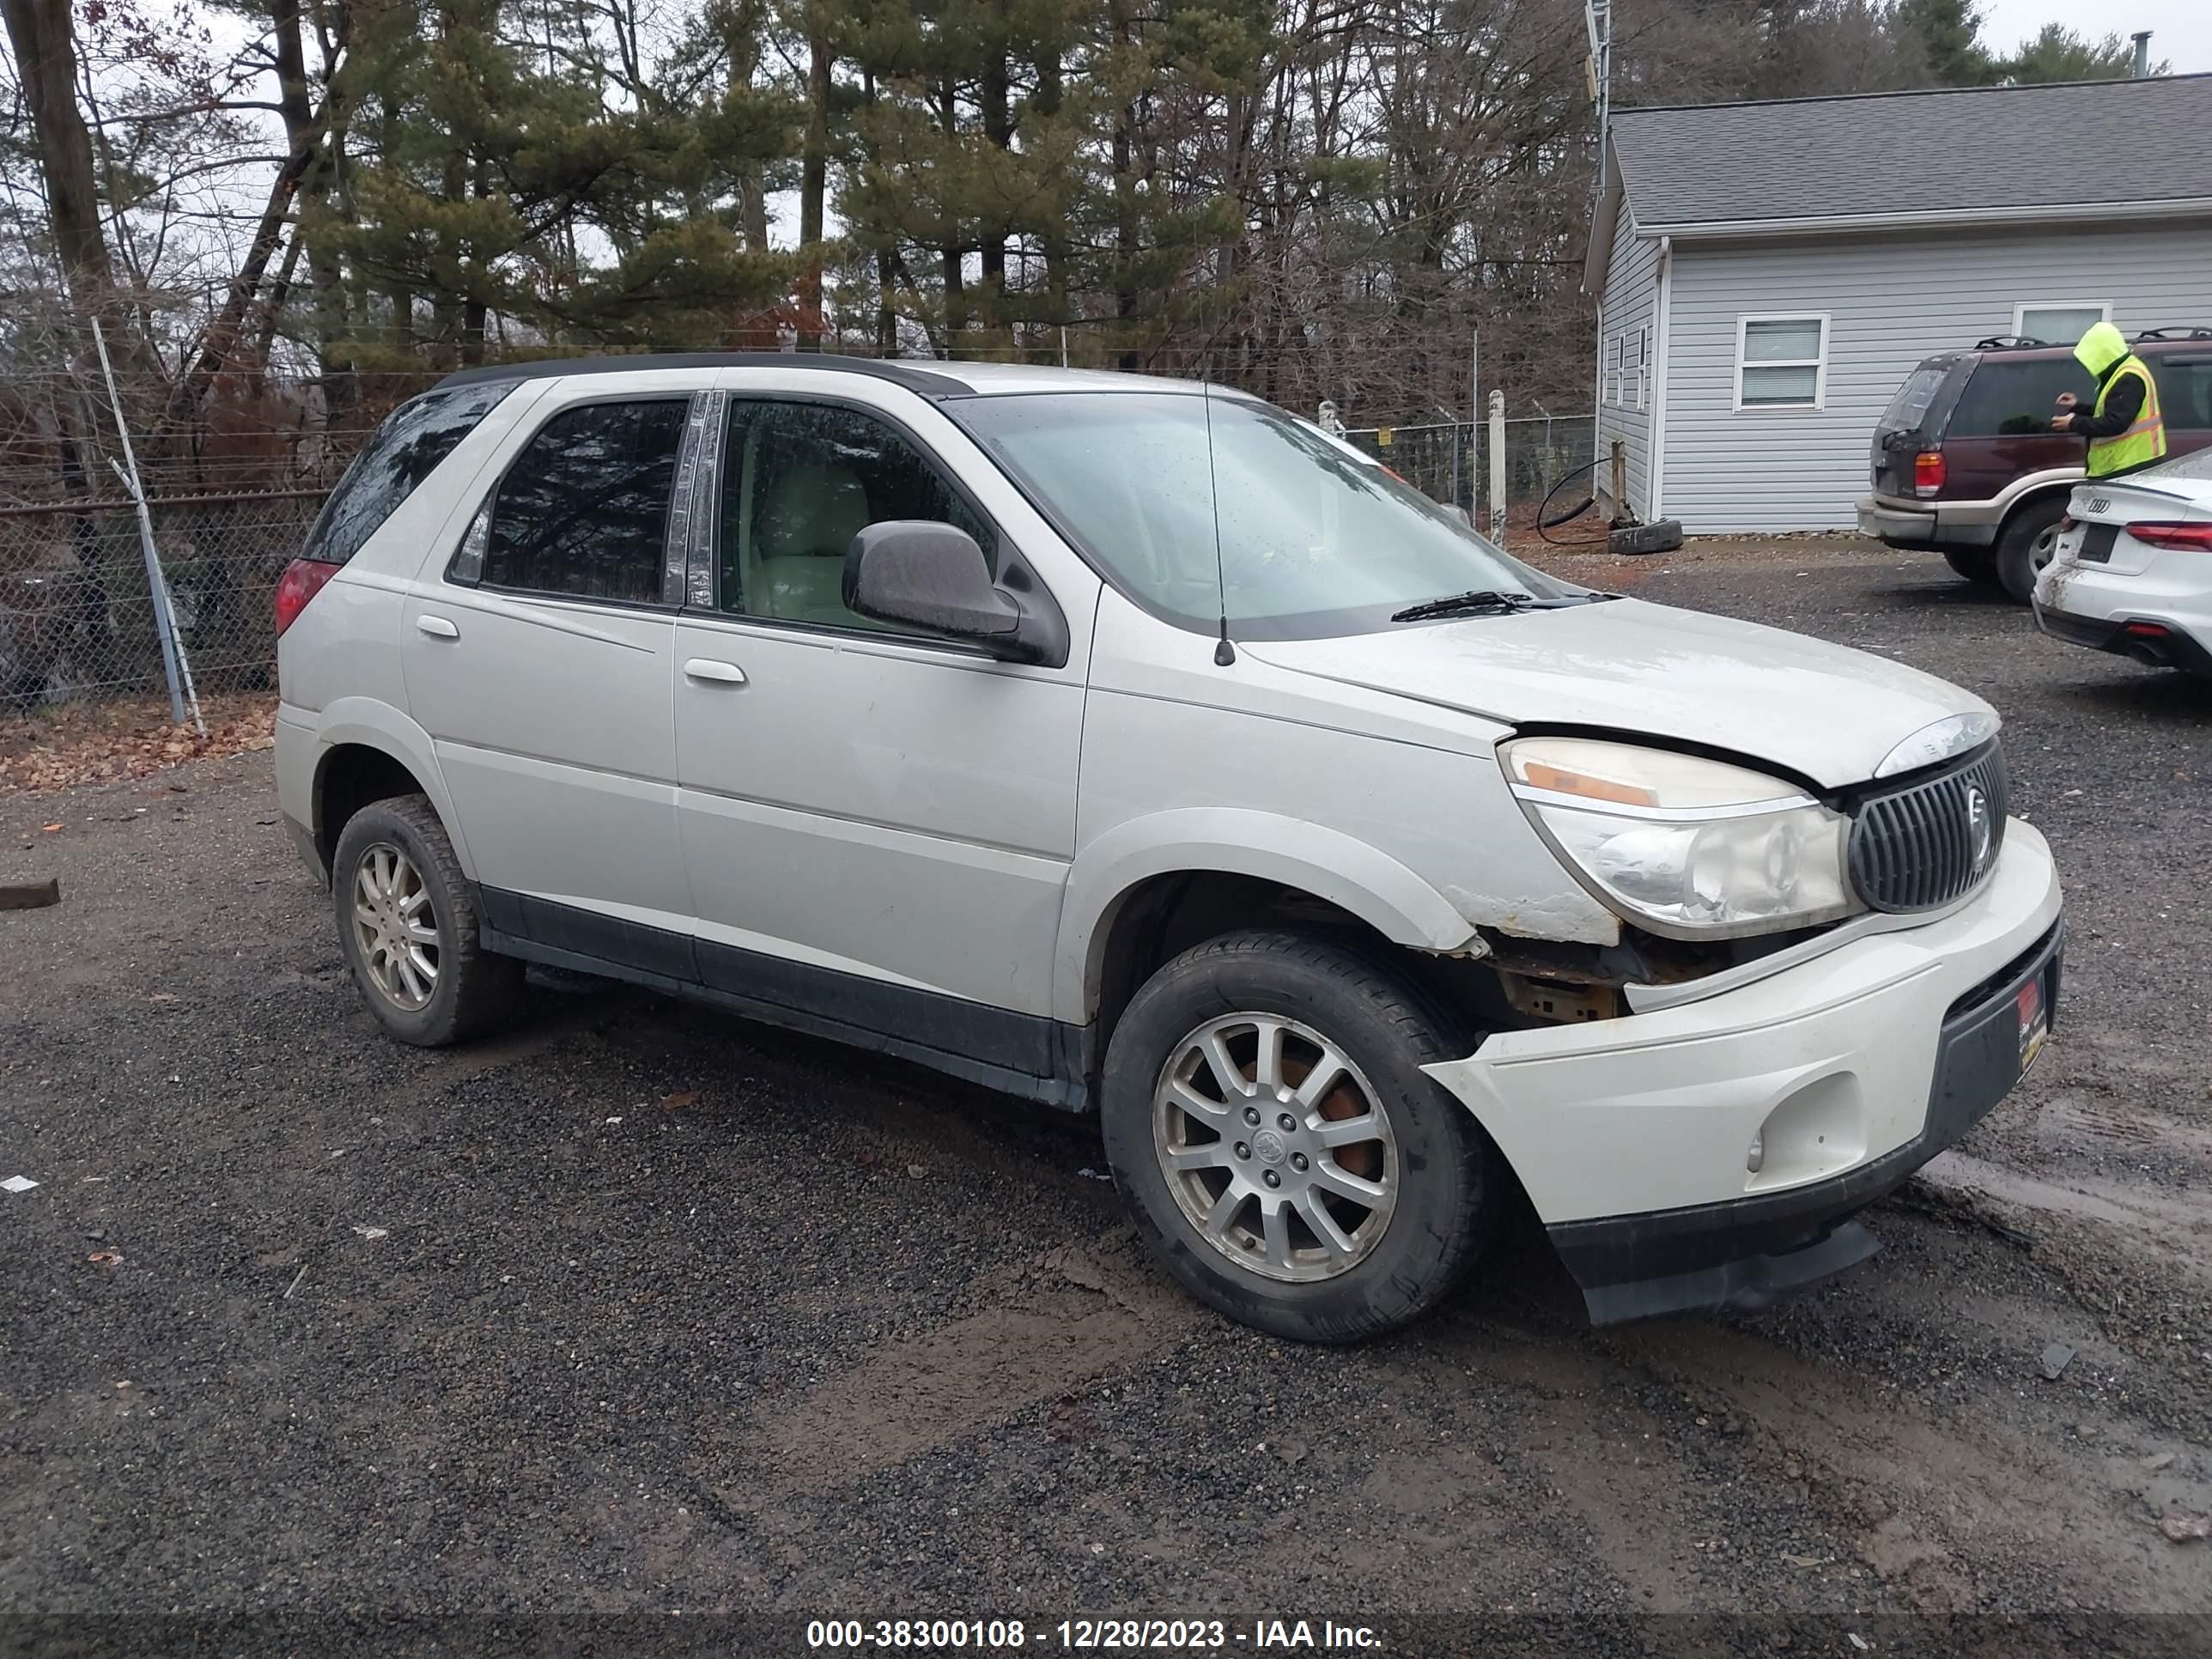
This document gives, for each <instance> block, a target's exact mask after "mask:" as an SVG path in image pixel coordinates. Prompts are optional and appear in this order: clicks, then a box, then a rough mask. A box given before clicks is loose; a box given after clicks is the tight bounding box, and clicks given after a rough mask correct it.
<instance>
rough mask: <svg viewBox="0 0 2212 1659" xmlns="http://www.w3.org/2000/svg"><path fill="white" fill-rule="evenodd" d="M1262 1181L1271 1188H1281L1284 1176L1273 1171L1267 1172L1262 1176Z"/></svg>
mask: <svg viewBox="0 0 2212 1659" xmlns="http://www.w3.org/2000/svg"><path fill="white" fill-rule="evenodd" d="M1260 1179H1261V1180H1262V1181H1264V1182H1267V1184H1268V1185H1269V1186H1270V1187H1279V1186H1281V1185H1282V1184H1283V1178H1282V1176H1279V1175H1277V1174H1276V1173H1275V1172H1274V1171H1273V1170H1267V1171H1266V1172H1265V1173H1263V1174H1262V1175H1261V1177H1260Z"/></svg>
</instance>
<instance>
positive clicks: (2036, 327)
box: [2012, 300, 2112, 345]
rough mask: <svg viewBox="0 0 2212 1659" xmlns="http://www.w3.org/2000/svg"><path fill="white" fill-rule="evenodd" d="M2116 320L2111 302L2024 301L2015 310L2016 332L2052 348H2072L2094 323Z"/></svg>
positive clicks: (2014, 329)
mask: <svg viewBox="0 0 2212 1659" xmlns="http://www.w3.org/2000/svg"><path fill="white" fill-rule="evenodd" d="M2111 321H2112V301H2110V300H2023V301H2021V302H2020V303H2019V304H2018V305H2016V306H2015V307H2013V308H2012V331H2013V332H2014V333H2015V334H2017V335H2021V336H2022V337H2025V338H2027V339H2030V340H2041V341H2043V342H2045V343H2046V344H2050V345H2072V344H2073V343H2075V341H2076V340H2078V339H2080V338H2081V337H2082V336H2083V335H2084V334H2087V332H2088V331H2089V325H2091V324H2092V323H2109V322H2111Z"/></svg>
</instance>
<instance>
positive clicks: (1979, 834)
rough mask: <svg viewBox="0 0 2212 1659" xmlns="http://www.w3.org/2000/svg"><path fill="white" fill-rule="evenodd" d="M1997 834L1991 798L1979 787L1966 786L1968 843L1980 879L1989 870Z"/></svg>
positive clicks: (1975, 872)
mask: <svg viewBox="0 0 2212 1659" xmlns="http://www.w3.org/2000/svg"><path fill="white" fill-rule="evenodd" d="M1995 834H1996V825H1995V824H1994V823H1991V821H1990V798H1989V797H1988V796H1987V795H1985V794H1984V793H1982V792H1981V789H1980V787H1978V786H1977V785H1975V784H1971V783H1970V784H1968V785H1967V786H1966V841H1967V844H1968V846H1969V847H1970V848H1972V853H1973V859H1974V874H1975V875H1976V876H1977V877H1978V876H1979V875H1980V874H1981V873H1982V872H1983V871H1984V870H1986V869H1988V868H1989V864H1990V842H1991V841H1992V839H1993V838H1994V836H1995Z"/></svg>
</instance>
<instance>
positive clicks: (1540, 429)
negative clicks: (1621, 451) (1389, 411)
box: [1345, 415, 1597, 528]
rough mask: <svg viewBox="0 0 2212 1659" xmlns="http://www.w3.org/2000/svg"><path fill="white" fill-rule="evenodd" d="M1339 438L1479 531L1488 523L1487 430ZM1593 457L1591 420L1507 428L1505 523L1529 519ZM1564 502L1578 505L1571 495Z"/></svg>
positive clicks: (1531, 421)
mask: <svg viewBox="0 0 2212 1659" xmlns="http://www.w3.org/2000/svg"><path fill="white" fill-rule="evenodd" d="M1345 437H1346V439H1347V440H1348V441H1351V442H1352V443H1354V444H1356V445H1358V447H1360V448H1362V449H1364V450H1365V451H1366V452H1367V453H1369V454H1370V455H1372V456H1374V457H1375V458H1376V459H1377V460H1379V461H1381V462H1382V463H1383V465H1386V466H1388V467H1389V469H1390V470H1391V471H1394V472H1395V473H1396V474H1397V475H1398V476H1399V477H1401V478H1403V479H1405V480H1406V482H1407V483H1410V484H1412V485H1413V487H1414V488H1415V489H1419V490H1420V491H1421V492H1422V493H1423V494H1424V495H1427V496H1429V497H1430V498H1431V500H1434V501H1443V502H1444V503H1446V504H1447V505H1450V506H1456V507H1462V508H1464V509H1465V510H1466V511H1467V513H1468V517H1469V518H1470V519H1472V520H1473V521H1474V524H1475V525H1476V526H1477V527H1478V528H1486V527H1487V526H1488V525H1489V523H1490V517H1489V514H1490V507H1491V501H1490V429H1489V428H1488V427H1487V426H1486V425H1483V426H1477V425H1474V424H1472V423H1469V422H1437V423H1434V424H1431V425H1427V426H1397V427H1390V426H1371V427H1355V428H1348V429H1347V430H1346V433H1345ZM1596 454H1597V417H1596V416H1595V415H1557V416H1554V415H1531V416H1511V417H1509V418H1508V419H1507V421H1506V422H1505V501H1506V505H1507V506H1508V507H1509V508H1510V509H1511V512H1510V514H1509V523H1512V524H1527V523H1530V522H1532V521H1533V520H1534V513H1535V509H1536V507H1537V504H1538V503H1539V502H1541V501H1542V500H1543V498H1544V495H1545V494H1546V492H1547V491H1548V490H1549V489H1551V488H1552V486H1553V484H1555V483H1559V481H1560V480H1562V479H1563V478H1565V477H1566V476H1567V475H1568V474H1569V473H1571V472H1573V471H1577V470H1578V469H1581V468H1586V467H1588V466H1589V465H1590V463H1591V461H1592V460H1594V459H1595V458H1596ZM1560 493H1561V498H1562V500H1569V499H1579V497H1577V496H1575V495H1574V492H1573V490H1572V489H1567V490H1563V491H1561V492H1560Z"/></svg>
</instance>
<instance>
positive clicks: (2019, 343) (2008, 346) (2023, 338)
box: [1974, 334, 2051, 351]
mask: <svg viewBox="0 0 2212 1659" xmlns="http://www.w3.org/2000/svg"><path fill="white" fill-rule="evenodd" d="M2050 343H2051V342H2050V341H2048V340H2039V339H2037V338H2035V337H2033V335H2028V334H1992V335H1990V337H1988V338H1987V339H1985V340H1977V341H1975V342H1974V349H1975V350H1977V351H2027V350H2030V349H2033V348H2034V347H2037V346H2048V345H2049V344H2050Z"/></svg>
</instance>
